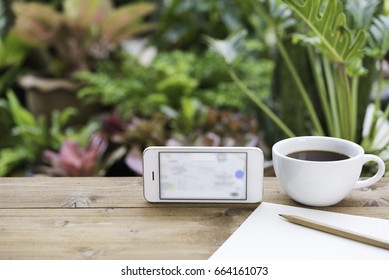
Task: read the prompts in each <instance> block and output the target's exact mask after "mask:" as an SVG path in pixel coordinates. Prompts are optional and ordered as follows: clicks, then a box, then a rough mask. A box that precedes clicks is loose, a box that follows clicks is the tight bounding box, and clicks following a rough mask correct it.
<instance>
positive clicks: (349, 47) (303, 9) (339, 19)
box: [282, 0, 366, 64]
mask: <svg viewBox="0 0 389 280" xmlns="http://www.w3.org/2000/svg"><path fill="white" fill-rule="evenodd" d="M282 1H283V2H284V3H286V4H287V5H288V6H289V7H291V8H292V9H293V10H294V12H295V13H296V14H297V15H298V16H299V17H300V18H301V19H303V20H304V22H305V23H306V24H307V25H308V26H309V27H310V29H311V30H312V31H313V32H314V34H315V35H316V36H318V37H319V38H320V50H321V51H322V52H323V54H324V55H326V56H327V57H328V58H329V59H330V60H331V61H334V62H338V63H342V64H346V63H347V62H348V61H349V60H351V59H356V58H358V57H361V56H362V55H363V54H364V46H365V39H366V38H365V37H366V35H365V32H364V31H363V30H358V31H357V32H356V33H355V36H352V33H351V31H350V30H348V29H347V27H346V15H345V14H344V12H343V5H342V2H340V1H339V0H331V1H328V0H317V1H309V0H301V1H298V2H297V1H296V0H282Z"/></svg>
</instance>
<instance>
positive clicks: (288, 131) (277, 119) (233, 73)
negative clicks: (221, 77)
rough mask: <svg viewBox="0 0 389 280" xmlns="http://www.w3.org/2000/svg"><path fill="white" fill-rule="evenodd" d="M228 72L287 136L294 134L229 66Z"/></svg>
mask: <svg viewBox="0 0 389 280" xmlns="http://www.w3.org/2000/svg"><path fill="white" fill-rule="evenodd" d="M228 73H229V74H230V76H231V78H232V79H233V81H234V82H235V83H236V85H237V86H238V87H239V88H240V89H241V91H242V92H243V93H244V94H245V95H246V96H247V97H248V98H250V99H251V101H253V102H254V103H255V104H256V105H257V106H258V107H259V108H260V109H261V110H262V111H263V112H264V113H265V114H266V115H267V116H268V117H269V118H270V119H271V120H272V121H273V122H274V123H275V124H276V125H277V126H278V127H279V128H280V129H281V130H282V131H283V132H284V133H285V135H286V136H288V137H294V136H295V134H294V133H293V132H292V131H291V130H290V129H289V128H288V127H287V126H286V125H285V123H284V122H283V121H282V120H281V119H280V118H279V117H278V116H277V115H276V114H274V112H273V111H272V110H270V109H269V107H267V106H266V105H265V104H264V103H263V101H262V100H261V99H259V98H258V97H257V96H256V95H255V94H254V93H253V92H252V91H251V90H250V89H249V88H248V87H246V85H245V84H244V83H243V82H242V81H241V80H240V79H239V77H238V76H237V75H236V73H235V71H234V70H233V69H232V68H231V67H230V66H229V67H228Z"/></svg>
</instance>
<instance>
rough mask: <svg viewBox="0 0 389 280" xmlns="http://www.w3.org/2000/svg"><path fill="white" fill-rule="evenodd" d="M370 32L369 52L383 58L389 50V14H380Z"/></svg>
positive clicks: (370, 54)
mask: <svg viewBox="0 0 389 280" xmlns="http://www.w3.org/2000/svg"><path fill="white" fill-rule="evenodd" d="M368 34H369V36H368V38H367V39H368V50H367V54H368V55H369V56H372V57H375V58H379V59H382V58H383V57H384V56H385V54H386V53H387V52H388V51H389V15H385V16H384V15H380V16H379V17H378V18H375V19H373V24H372V26H371V27H370V30H369V33H368Z"/></svg>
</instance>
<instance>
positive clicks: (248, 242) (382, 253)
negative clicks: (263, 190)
mask: <svg viewBox="0 0 389 280" xmlns="http://www.w3.org/2000/svg"><path fill="white" fill-rule="evenodd" d="M388 211H389V209H388ZM279 214H288V215H298V216H301V217H305V218H308V219H312V220H315V221H318V222H322V223H326V224H329V225H333V226H336V227H339V228H343V229H346V230H351V231H355V232H358V233H361V234H365V235H369V236H371V237H376V238H380V239H383V240H388V241H389V220H385V219H377V218H367V217H362V216H354V215H347V214H338V213H332V212H326V211H319V210H312V209H305V208H300V207H293V206H286V205H280V204H272V203H266V202H263V203H261V205H260V206H259V207H258V208H257V209H256V210H255V211H254V212H253V213H252V214H251V215H250V216H249V217H248V218H247V220H246V221H245V222H244V223H243V224H242V225H241V226H240V227H239V228H238V229H237V230H236V231H235V232H234V233H233V235H232V236H231V237H230V238H229V239H227V241H226V242H225V243H224V244H223V245H222V246H221V247H220V248H219V249H218V250H217V251H216V252H215V253H214V254H213V255H212V256H211V258H210V259H211V260H217V259H221V260H256V259H267V260H271V259H282V260H289V259H295V260H296V259H298V260H310V259H322V260H330V259H344V260H353V259H366V260H367V259H381V260H389V250H386V249H381V248H378V247H374V246H371V245H367V244H363V243H360V242H357V241H353V240H349V239H346V238H342V237H338V236H335V235H332V234H328V233H324V232H320V231H318V230H314V229H310V228H306V227H303V226H300V225H296V224H293V223H291V222H288V221H286V220H285V219H283V218H282V217H280V216H279Z"/></svg>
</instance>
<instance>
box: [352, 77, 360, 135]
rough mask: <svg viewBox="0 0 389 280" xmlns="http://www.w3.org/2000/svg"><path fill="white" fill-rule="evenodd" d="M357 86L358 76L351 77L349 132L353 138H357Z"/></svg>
mask: <svg viewBox="0 0 389 280" xmlns="http://www.w3.org/2000/svg"><path fill="white" fill-rule="evenodd" d="M358 88H359V77H353V78H352V82H351V98H352V106H351V110H352V116H351V121H352V125H351V133H352V135H353V137H354V140H357V125H358V99H359V95H358Z"/></svg>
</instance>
